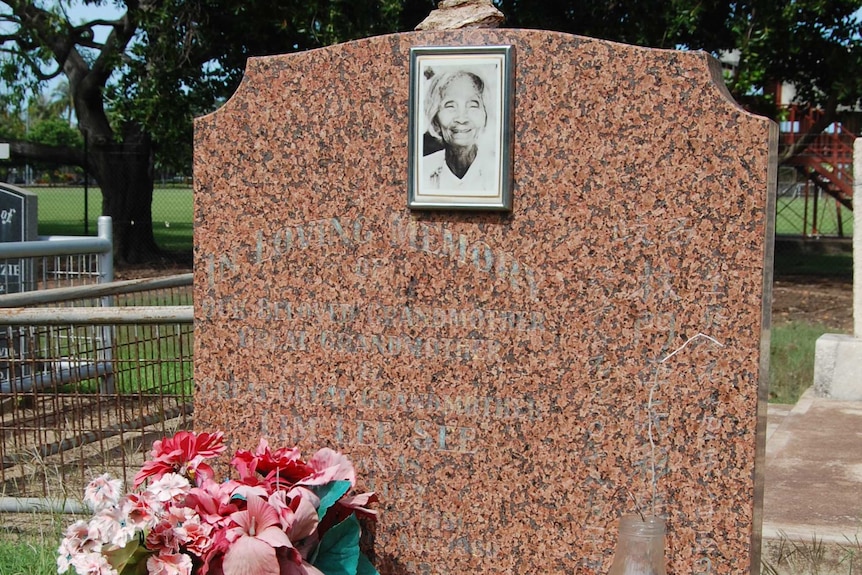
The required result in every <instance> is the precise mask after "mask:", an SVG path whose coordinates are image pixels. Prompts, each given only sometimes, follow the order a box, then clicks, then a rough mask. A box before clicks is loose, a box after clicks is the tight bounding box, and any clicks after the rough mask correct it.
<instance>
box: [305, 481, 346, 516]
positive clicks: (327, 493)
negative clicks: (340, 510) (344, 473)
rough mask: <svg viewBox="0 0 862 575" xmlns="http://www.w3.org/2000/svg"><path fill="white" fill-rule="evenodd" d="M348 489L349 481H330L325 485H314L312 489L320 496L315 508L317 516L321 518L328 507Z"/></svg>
mask: <svg viewBox="0 0 862 575" xmlns="http://www.w3.org/2000/svg"><path fill="white" fill-rule="evenodd" d="M349 489H350V482H349V481H332V482H330V483H327V484H326V485H320V486H317V487H314V488H313V489H312V491H314V494H315V495H317V496H318V497H319V498H320V507H318V508H317V515H318V517H319V518H320V519H323V516H324V515H326V512H327V511H329V508H330V507H332V506H333V505H334V504H335V502H336V501H338V500H339V499H341V498H342V497H343V496H344V494H345V493H347V491H348V490H349Z"/></svg>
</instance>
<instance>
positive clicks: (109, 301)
mask: <svg viewBox="0 0 862 575" xmlns="http://www.w3.org/2000/svg"><path fill="white" fill-rule="evenodd" d="M98 235H99V239H100V240H107V241H108V245H110V246H111V248H110V249H109V250H108V251H107V252H101V253H100V254H99V256H98V257H99V283H100V284H104V283H108V282H112V281H114V247H113V246H114V227H113V222H112V220H111V217H110V216H99V221H98ZM113 306H114V298H113V296H104V297H103V298H102V307H113ZM100 331H101V332H102V344H101V350H100V351H101V353H100V355H101V357H100V360H101V361H104V362H105V363H104V365H113V359H114V326H113V325H103V326H102V327H101V328H100ZM100 389H101V391H102V393H114V391H115V386H114V372H113V370H111V371H110V372H109V373H108V375H106V376H105V377H104V378H102V383H101V385H100Z"/></svg>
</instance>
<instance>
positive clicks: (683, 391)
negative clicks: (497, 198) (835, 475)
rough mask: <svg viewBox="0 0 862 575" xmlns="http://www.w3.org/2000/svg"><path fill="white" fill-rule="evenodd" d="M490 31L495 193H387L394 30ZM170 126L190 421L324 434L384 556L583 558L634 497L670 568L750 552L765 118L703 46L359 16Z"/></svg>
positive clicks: (767, 152)
mask: <svg viewBox="0 0 862 575" xmlns="http://www.w3.org/2000/svg"><path fill="white" fill-rule="evenodd" d="M508 45H511V46H513V53H514V55H515V59H516V66H515V68H514V82H515V89H514V93H515V103H514V122H513V125H514V134H513V142H514V144H513V145H514V154H513V173H514V181H513V182H514V183H513V187H512V191H513V208H512V211H511V213H506V212H487V211H486V212H481V211H471V210H466V211H421V210H420V211H411V210H410V209H408V207H407V177H408V118H409V110H408V108H409V106H408V100H409V98H408V96H409V92H410V90H409V61H410V48H411V47H428V46H508ZM195 130H196V135H195V147H196V151H195V242H196V246H195V256H196V258H195V261H196V263H195V321H196V334H195V380H196V394H195V425H196V427H197V428H199V429H201V430H210V429H223V430H225V431H226V432H227V435H228V437H230V438H231V440H232V441H233V443H234V447H246V448H251V447H253V446H254V445H255V444H256V443H257V437H258V436H260V435H264V436H266V437H267V438H268V439H269V440H270V443H271V444H274V445H293V444H297V445H299V446H300V447H301V448H302V449H303V452H305V453H308V452H310V451H311V450H313V449H315V448H317V447H320V446H331V447H333V448H336V449H339V450H341V451H343V452H344V453H345V454H347V455H348V456H349V457H350V458H352V459H353V460H354V461H355V462H356V464H357V472H358V477H359V482H360V486H359V487H360V488H363V489H373V490H375V491H377V492H378V493H379V495H380V497H381V503H380V504H379V509H380V510H381V516H380V520H379V523H378V525H377V527H376V529H375V531H374V537H373V554H374V556H375V564H376V566H377V567H378V569H379V570H380V572H381V573H382V574H384V575H386V574H395V573H399V574H400V573H411V574H413V573H416V574H422V573H452V572H470V573H495V574H496V573H576V572H577V573H602V572H606V571H607V569H608V568H609V566H610V562H611V558H612V555H613V549H614V545H615V542H616V538H617V527H616V521H617V518H618V517H619V516H620V514H622V513H625V512H633V511H634V510H635V504H634V503H633V501H634V500H637V501H638V502H639V505H640V507H641V508H643V509H645V510H647V511H654V512H655V513H657V514H659V515H662V516H664V517H666V518H667V523H668V542H667V555H668V558H669V570H670V572H674V573H743V572H745V571H748V570H750V571H752V572H757V570H758V567H759V565H758V564H759V532H760V500H761V497H760V489H761V486H760V485H759V483H758V481H755V475H756V473H755V471H756V470H755V462H756V461H757V460H758V458H759V457H761V455H762V451H763V432H764V430H765V418H764V416H765V404H763V403H762V402H759V401H758V397H759V394H760V397H761V398H763V397H765V395H763V394H764V392H765V389H764V385H765V374H766V369H767V367H766V364H767V359H768V353H767V350H768V337H767V335H768V328H769V307H768V305H764V302H765V301H766V302H768V300H769V298H768V294H767V291H768V287H769V285H770V283H771V282H770V280H771V278H770V270H771V254H772V251H771V235H772V217H773V216H772V214H773V193H774V175H775V160H774V150H775V147H774V146H775V141H776V134H777V132H776V129H775V126H774V125H773V124H772V123H771V122H769V121H768V120H766V119H763V118H759V117H755V116H752V115H749V114H747V113H746V112H744V111H743V110H742V109H740V108H739V107H738V106H737V105H736V104H735V103H734V102H733V101H731V99H730V97H729V95H728V94H727V92H726V90H725V89H724V87H723V84H722V80H721V70H720V67H719V66H718V64H717V63H716V62H715V61H713V60H712V59H711V58H709V57H708V56H707V55H705V54H702V53H682V52H675V51H657V50H647V49H641V48H635V47H630V46H625V45H621V44H615V43H610V42H605V41H598V40H593V39H587V38H581V37H575V36H569V35H564V34H557V33H550V32H543V31H526V30H464V31H454V32H414V33H408V34H399V35H392V36H383V37H377V38H372V39H367V40H361V41H356V42H351V43H347V44H342V45H338V46H332V47H329V48H325V49H321V50H314V51H310V52H305V53H301V54H295V55H289V56H279V57H268V58H255V59H252V60H250V61H249V64H248V69H247V72H246V77H245V79H244V81H243V83H242V85H241V86H240V88H239V90H238V91H237V93H236V94H235V95H234V97H233V98H232V99H231V100H230V101H229V102H227V103H226V104H225V106H224V107H223V108H222V109H221V110H219V111H217V112H216V113H214V114H212V115H209V116H206V117H203V118H200V119H198V120H197V122H196V125H195ZM686 344H687V345H686Z"/></svg>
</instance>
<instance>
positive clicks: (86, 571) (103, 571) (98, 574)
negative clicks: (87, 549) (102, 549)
mask: <svg viewBox="0 0 862 575" xmlns="http://www.w3.org/2000/svg"><path fill="white" fill-rule="evenodd" d="M71 563H72V567H74V568H75V571H77V572H78V575H117V570H116V569H114V568H113V567H112V566H111V564H110V563H108V559H107V558H106V557H105V556H104V555H102V554H101V553H82V554H80V555H76V556H75V557H73V558H72V561H71Z"/></svg>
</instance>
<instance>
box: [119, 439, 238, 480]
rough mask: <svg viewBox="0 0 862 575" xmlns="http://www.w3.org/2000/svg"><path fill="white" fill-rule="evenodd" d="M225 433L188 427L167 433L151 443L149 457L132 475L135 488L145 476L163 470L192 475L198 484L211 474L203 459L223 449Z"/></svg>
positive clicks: (156, 475)
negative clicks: (205, 431)
mask: <svg viewBox="0 0 862 575" xmlns="http://www.w3.org/2000/svg"><path fill="white" fill-rule="evenodd" d="M223 436H224V434H223V433H222V432H221V431H219V432H216V433H200V434H196V433H193V432H191V431H180V432H177V434H176V435H174V436H173V437H166V438H164V439H161V440H157V441H155V442H154V443H153V449H152V451H151V452H150V458H151V459H150V461H147V462H146V463H144V466H143V467H142V468H141V470H140V471H139V472H138V474H137V475H135V483H134V486H135V488H137V487H138V486H139V485H140V484H141V483H143V482H144V481H145V480H146V479H147V478H148V477H155V478H156V479H158V478H159V477H161V476H162V475H164V474H165V473H179V474H181V475H185V476H187V477H189V478H190V479H193V480H194V482H195V483H197V484H198V485H200V484H201V483H202V482H203V481H204V480H205V479H208V478H209V479H211V478H212V477H213V476H214V473H213V470H212V468H211V467H210V466H209V465H207V464H206V463H203V461H204V460H205V459H212V458H213V457H216V456H217V455H218V454H220V453H221V452H222V451H224V450H225V445H224V441H223Z"/></svg>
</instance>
